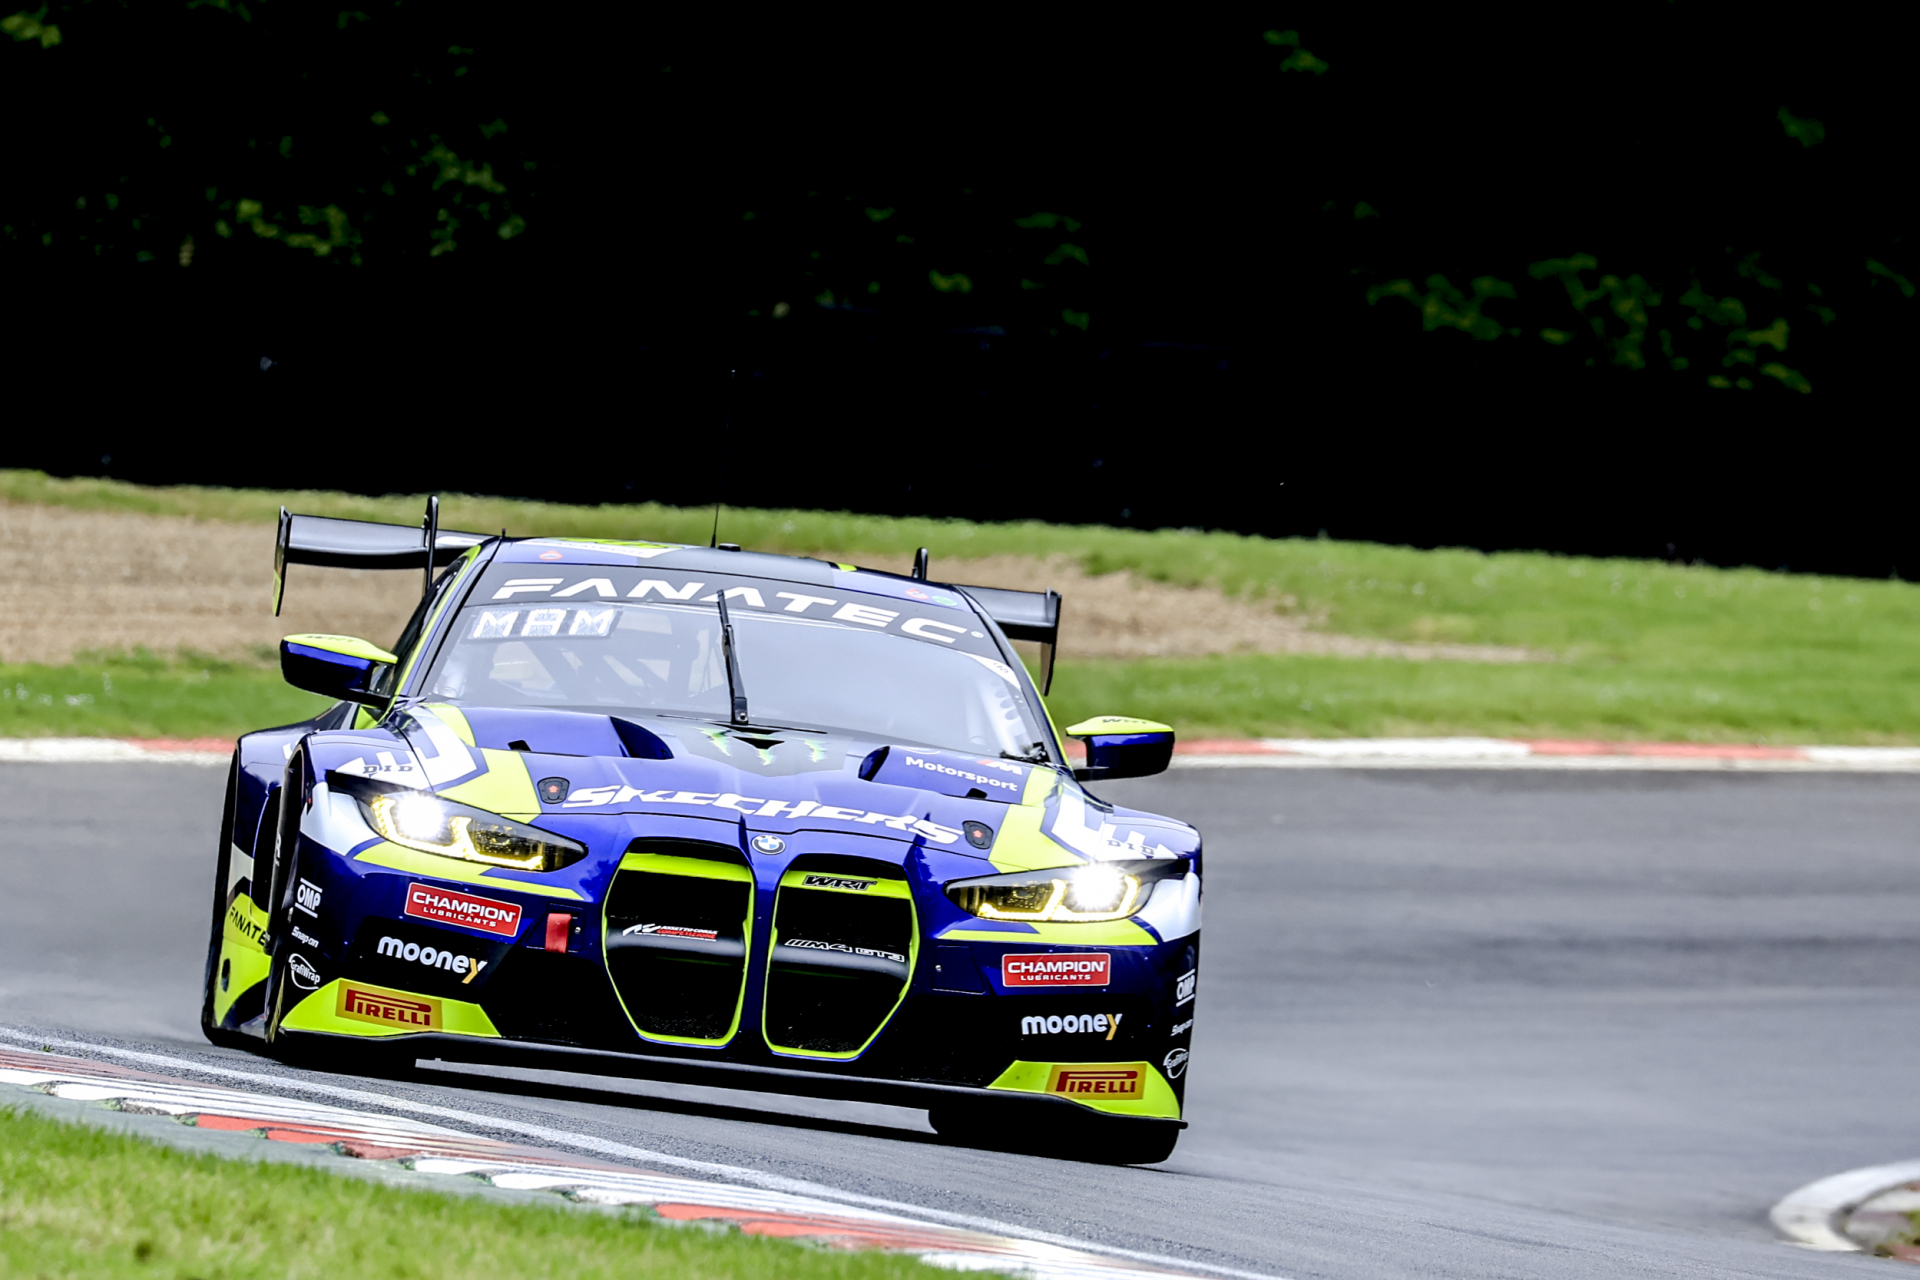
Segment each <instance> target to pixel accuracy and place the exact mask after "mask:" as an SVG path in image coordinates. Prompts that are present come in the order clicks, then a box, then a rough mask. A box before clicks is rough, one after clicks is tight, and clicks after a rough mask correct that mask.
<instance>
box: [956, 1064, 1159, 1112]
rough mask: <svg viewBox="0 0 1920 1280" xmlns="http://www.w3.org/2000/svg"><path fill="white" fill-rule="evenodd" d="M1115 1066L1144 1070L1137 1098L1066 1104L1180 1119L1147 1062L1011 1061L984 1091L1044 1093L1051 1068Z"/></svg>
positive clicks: (1079, 1099) (1081, 1100)
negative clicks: (1001, 1090)
mask: <svg viewBox="0 0 1920 1280" xmlns="http://www.w3.org/2000/svg"><path fill="white" fill-rule="evenodd" d="M1116 1066H1117V1067H1145V1068H1146V1079H1145V1080H1144V1081H1143V1082H1142V1085H1143V1088H1142V1096H1141V1097H1139V1098H1137V1099H1132V1100H1127V1099H1120V1098H1099V1099H1090V1098H1085V1097H1075V1098H1071V1099H1069V1101H1071V1102H1075V1103H1078V1104H1079V1105H1080V1106H1083V1107H1086V1108H1088V1109H1090V1110H1093V1111H1104V1112H1106V1113H1107V1114H1109V1115H1116V1116H1151V1117H1154V1118H1156V1119H1169V1120H1178V1119H1179V1118H1180V1100H1179V1099H1178V1098H1176V1097H1175V1096H1174V1093H1173V1086H1172V1085H1170V1084H1168V1083H1167V1078H1166V1077H1165V1076H1163V1075H1161V1074H1160V1069H1159V1068H1158V1067H1156V1066H1154V1065H1153V1064H1152V1063H1150V1062H1121V1063H1114V1062H1015V1063H1014V1064H1013V1065H1012V1066H1010V1067H1008V1068H1007V1069H1006V1070H1005V1071H1003V1072H1001V1074H1000V1078H999V1079H998V1080H995V1081H994V1082H993V1083H992V1084H990V1085H988V1086H987V1088H989V1089H1005V1090H1008V1091H1009V1092H1013V1093H1040V1094H1044V1093H1046V1092H1047V1082H1048V1080H1049V1079H1051V1078H1052V1075H1053V1069H1054V1068H1055V1067H1067V1068H1076V1067H1077V1068H1085V1069H1091V1070H1099V1069H1100V1068H1101V1067H1116ZM1054 1096H1064V1095H1054Z"/></svg>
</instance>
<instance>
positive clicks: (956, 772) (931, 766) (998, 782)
mask: <svg viewBox="0 0 1920 1280" xmlns="http://www.w3.org/2000/svg"><path fill="white" fill-rule="evenodd" d="M907 763H908V764H909V765H912V766H913V767H914V768H916V769H927V770H930V771H931V772H933V773H944V774H947V775H948V776H950V777H954V778H960V779H963V780H964V781H967V782H977V783H979V784H981V785H982V786H987V787H999V788H1001V789H1002V790H1003V791H1018V790H1020V784H1019V783H1017V782H1008V781H1007V780H1006V779H1005V778H989V777H987V776H986V775H985V774H982V773H969V772H968V771H967V770H965V769H956V768H954V767H953V766H952V765H946V764H937V763H935V762H934V761H932V760H922V759H921V758H920V757H919V756H908V757H907Z"/></svg>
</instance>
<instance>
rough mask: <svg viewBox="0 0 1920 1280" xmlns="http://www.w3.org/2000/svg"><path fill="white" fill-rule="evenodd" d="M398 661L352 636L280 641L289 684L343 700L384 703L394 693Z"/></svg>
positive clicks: (378, 704)
mask: <svg viewBox="0 0 1920 1280" xmlns="http://www.w3.org/2000/svg"><path fill="white" fill-rule="evenodd" d="M399 661H400V659H398V658H396V657H395V656H394V655H393V654H391V653H388V652H387V651H386V650H385V649H382V648H380V647H379V646H378V645H374V644H369V643H368V642H367V641H365V640H356V639H354V638H353V637H352V636H288V637H287V638H286V639H284V640H282V641H281V642H280V674H281V676H283V677H284V678H285V679H286V682H287V683H288V684H290V685H292V686H293V687H294V688H296V689H305V690H306V691H307V692H308V693H317V694H319V695H321V696H322V697H325V698H339V699H340V700H342V701H344V702H364V703H368V704H370V705H373V706H384V705H385V704H386V702H387V700H388V699H389V698H391V697H392V696H393V673H394V670H395V666H396V664H397V663H398V662H399Z"/></svg>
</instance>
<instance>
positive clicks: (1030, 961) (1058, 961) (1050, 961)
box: [1000, 951, 1113, 987]
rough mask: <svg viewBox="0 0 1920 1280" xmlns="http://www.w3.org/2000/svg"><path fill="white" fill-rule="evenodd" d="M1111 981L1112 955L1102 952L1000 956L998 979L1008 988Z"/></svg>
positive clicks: (1090, 983)
mask: <svg viewBox="0 0 1920 1280" xmlns="http://www.w3.org/2000/svg"><path fill="white" fill-rule="evenodd" d="M1112 980H1113V957H1112V956H1111V955H1109V954H1108V953H1107V952H1105V951H1083V952H1078V953H1073V954H1055V955H1041V956H1004V957H1002V958H1001V961H1000V982H1001V984H1002V985H1004V986H1009V987H1104V986H1106V985H1107V984H1108V983H1109V982H1111V981H1112Z"/></svg>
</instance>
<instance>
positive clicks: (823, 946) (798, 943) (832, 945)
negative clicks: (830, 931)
mask: <svg viewBox="0 0 1920 1280" xmlns="http://www.w3.org/2000/svg"><path fill="white" fill-rule="evenodd" d="M780 945H781V946H783V947H800V948H803V949H805V950H808V951H844V952H846V953H847V954H848V955H855V956H878V957H880V958H881V959H882V960H891V961H893V962H894V963H895V964H905V963H906V962H907V958H906V957H905V956H903V955H901V954H899V953H898V952H896V951H875V950H874V949H873V948H872V947H850V946H848V945H847V944H846V943H844V942H815V941H813V940H811V939H809V938H782V939H781V940H780Z"/></svg>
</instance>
